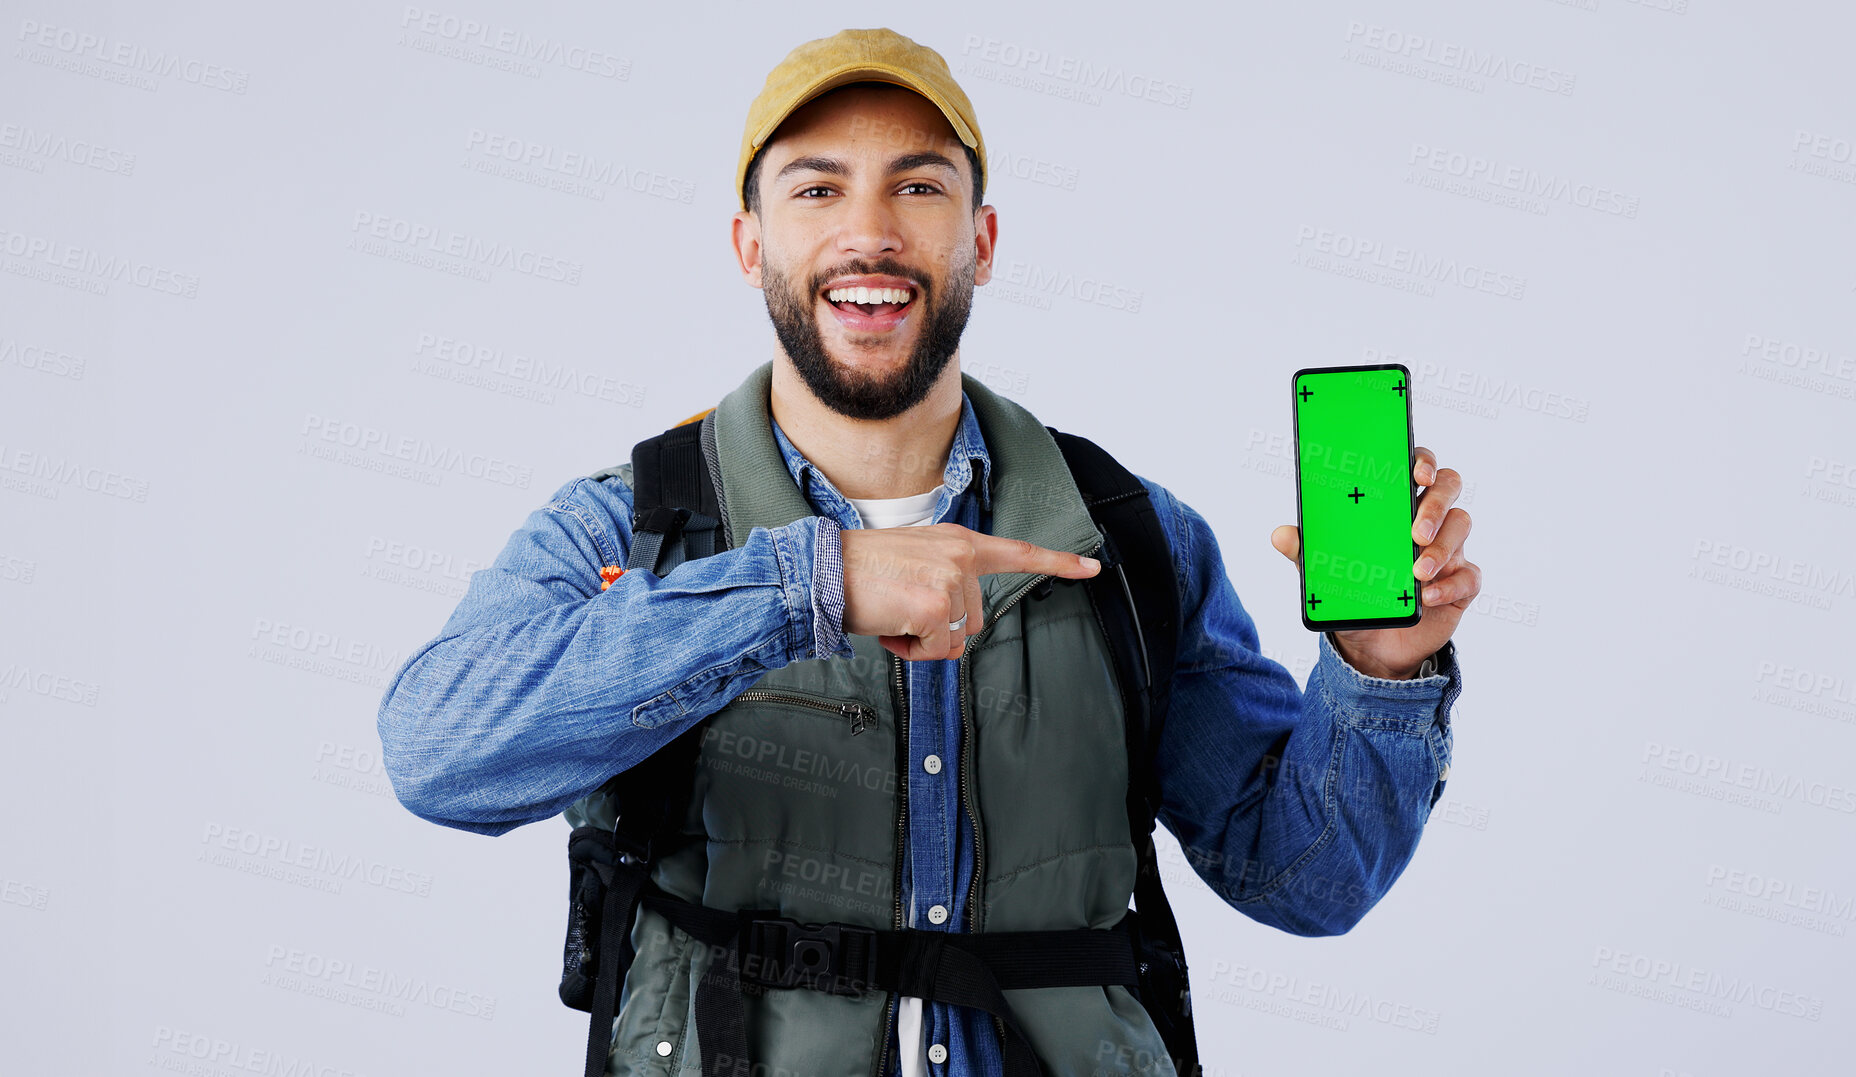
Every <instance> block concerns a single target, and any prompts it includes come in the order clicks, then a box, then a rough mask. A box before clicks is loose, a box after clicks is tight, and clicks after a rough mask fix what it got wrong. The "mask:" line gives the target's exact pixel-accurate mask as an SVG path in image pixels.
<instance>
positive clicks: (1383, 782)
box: [378, 393, 1461, 1077]
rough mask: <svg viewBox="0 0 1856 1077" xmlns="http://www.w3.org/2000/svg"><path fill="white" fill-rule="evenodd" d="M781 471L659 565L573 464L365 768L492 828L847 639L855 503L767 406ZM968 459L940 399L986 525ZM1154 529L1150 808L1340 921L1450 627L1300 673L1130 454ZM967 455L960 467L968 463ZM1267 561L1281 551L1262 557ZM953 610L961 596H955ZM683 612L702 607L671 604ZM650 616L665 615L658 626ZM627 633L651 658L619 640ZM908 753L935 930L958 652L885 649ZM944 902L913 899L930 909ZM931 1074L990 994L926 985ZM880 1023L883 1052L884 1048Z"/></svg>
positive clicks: (1262, 885)
mask: <svg viewBox="0 0 1856 1077" xmlns="http://www.w3.org/2000/svg"><path fill="white" fill-rule="evenodd" d="M773 429H774V435H775V438H776V440H777V441H778V443H779V446H780V451H781V453H782V454H783V455H784V457H785V460H786V465H787V469H788V471H789V472H790V473H791V474H792V476H793V481H794V483H795V484H796V485H797V486H798V487H799V489H800V490H801V491H802V492H803V493H804V495H805V496H806V498H807V500H808V502H809V503H810V504H811V505H812V506H813V507H814V508H816V509H817V510H818V512H819V515H817V516H808V517H802V518H800V519H797V520H794V521H793V522H791V523H789V524H786V525H784V526H781V527H777V528H765V527H756V528H754V529H753V530H752V531H751V532H750V533H749V534H748V535H747V536H746V538H745V539H744V540H743V541H742V543H741V545H740V546H739V547H738V548H737V549H734V550H728V551H723V552H721V553H718V554H715V555H713V556H710V557H707V558H701V559H698V560H695V561H690V562H686V563H684V564H682V565H679V566H678V567H677V568H676V569H675V570H673V571H672V572H670V573H668V574H666V575H665V576H664V577H661V578H660V577H658V576H656V575H654V574H652V573H649V572H643V571H631V572H626V573H625V574H623V575H622V576H620V577H619V578H618V579H617V580H616V581H614V582H613V584H612V586H611V587H610V588H609V589H607V590H605V591H601V590H600V582H601V580H600V575H599V569H600V567H601V566H602V565H622V564H624V563H625V558H626V554H627V553H628V551H629V550H630V547H631V492H630V491H629V489H627V488H626V487H625V485H624V483H622V482H621V481H619V480H618V479H617V478H613V479H609V480H606V481H604V482H595V481H592V480H590V479H585V478H580V479H575V480H572V481H570V482H568V483H566V484H565V485H563V486H562V487H561V488H560V489H559V490H557V491H555V493H554V495H553V497H552V498H551V499H550V501H549V502H548V504H546V505H545V506H543V507H541V508H538V509H536V510H535V511H533V512H531V513H530V514H529V516H528V519H527V520H526V521H525V522H524V523H523V525H522V526H521V527H520V528H518V529H517V531H516V532H515V534H514V535H512V536H511V537H510V539H509V542H508V544H507V545H506V546H505V547H504V549H503V551H502V552H501V553H500V554H499V555H498V556H497V558H496V560H495V562H494V563H493V564H492V565H491V566H490V567H489V568H486V569H483V570H481V571H479V572H477V573H475V574H474V575H473V576H472V577H471V581H470V587H469V589H468V591H467V592H466V594H465V596H464V598H463V600H462V601H460V602H459V604H458V607H457V609H456V610H454V611H453V612H452V614H451V617H450V619H449V620H448V621H447V622H446V623H445V626H444V628H443V629H442V630H441V631H440V633H439V635H438V637H437V638H436V639H434V640H432V641H431V642H430V643H428V644H426V645H425V646H424V647H422V648H420V649H418V650H417V651H415V652H414V653H413V654H412V655H411V656H409V657H408V658H407V660H406V661H405V663H404V664H402V665H401V667H400V668H399V670H398V671H397V672H396V673H395V675H394V677H393V679H392V680H391V681H390V682H389V684H388V686H387V689H386V693H385V695H384V697H383V699H382V701H381V707H380V712H379V719H378V725H379V732H380V737H381V743H382V746H383V753H382V755H383V759H384V762H385V766H386V770H387V774H388V777H389V778H390V779H391V780H392V782H393V787H394V791H395V793H396V795H397V796H398V797H399V799H400V802H401V803H402V804H404V805H405V806H406V808H407V809H408V810H410V811H411V812H413V813H414V814H415V815H418V816H419V817H420V818H423V819H427V820H430V821H432V822H435V823H439V824H442V825H445V826H450V827H455V828H458V829H461V830H469V831H472V832H475V833H480V834H488V835H496V834H503V833H506V832H508V831H509V830H511V829H514V828H515V827H517V826H520V825H522V824H524V823H529V822H535V821H537V820H541V819H547V818H550V817H552V816H555V815H558V814H560V812H561V811H562V810H563V809H565V808H566V807H568V806H569V805H570V804H572V803H573V802H574V801H576V800H578V799H579V798H580V797H582V796H584V795H586V794H587V793H589V792H592V791H593V790H594V789H596V788H598V787H599V786H600V785H601V784H603V783H604V782H605V781H606V780H607V779H608V778H610V777H611V776H612V775H613V774H614V773H616V772H618V771H621V770H624V769H628V768H630V767H631V766H632V765H634V764H636V763H637V762H639V761H640V760H642V759H644V758H646V757H647V756H648V755H650V754H651V753H652V752H654V751H656V750H657V749H658V748H660V747H662V746H663V745H665V744H667V743H669V742H670V741H671V740H672V739H674V738H675V737H676V736H677V735H678V734H680V733H681V732H683V731H684V730H685V729H687V728H688V727H689V726H690V725H692V724H694V723H695V722H696V721H698V720H700V719H701V718H703V717H705V716H707V715H708V714H711V713H713V712H714V711H716V710H718V709H720V708H721V707H722V706H724V705H725V704H726V703H728V701H729V700H731V699H733V698H734V697H735V696H736V695H738V694H739V693H740V692H742V691H744V690H746V689H747V688H749V687H750V686H751V685H752V684H753V683H754V681H755V680H757V679H758V678H759V676H760V675H761V674H762V673H763V672H765V671H766V670H770V669H777V668H780V667H781V666H784V665H786V664H788V663H790V662H797V661H806V660H813V659H825V660H829V659H831V658H834V657H842V658H849V657H851V656H852V654H853V651H852V649H851V647H850V644H849V641H848V640H847V639H846V638H845V636H844V634H843V630H842V616H843V607H844V590H843V562H842V552H841V551H842V543H841V539H840V531H841V530H842V529H845V528H858V527H861V526H862V522H861V520H860V519H859V517H858V514H857V510H856V508H855V507H854V506H852V505H851V503H850V502H849V501H848V500H847V499H845V497H844V496H843V495H842V494H840V493H839V492H838V490H837V488H836V487H835V486H834V485H833V484H832V483H831V481H830V480H829V479H828V478H826V476H825V474H824V473H823V472H822V471H820V470H818V469H817V468H816V467H814V466H813V465H812V464H811V463H810V462H809V461H807V460H806V459H805V458H804V457H803V456H802V455H801V454H800V453H799V451H798V450H797V449H796V448H795V447H794V446H793V444H792V443H791V441H789V440H788V439H787V437H786V434H785V432H784V431H783V430H781V429H780V428H779V425H778V423H775V424H774V425H773ZM989 469H990V463H989V458H988V456H987V453H986V446H985V443H984V441H983V438H982V436H981V430H980V426H979V423H978V421H977V419H976V418H975V416H974V412H973V407H972V404H971V402H970V401H968V400H967V398H966V395H965V394H964V393H963V394H962V397H961V417H960V422H959V425H958V427H957V428H956V432H955V436H954V440H953V444H952V446H951V448H950V451H949V454H948V461H947V465H946V467H945V469H944V470H943V472H942V479H943V482H944V483H945V489H944V490H943V492H942V494H941V497H940V498H939V500H938V502H937V504H936V507H935V513H934V517H933V522H936V523H940V522H946V521H951V522H954V523H958V524H961V525H963V526H966V527H969V528H972V529H973V530H976V531H982V532H985V531H987V529H988V528H987V524H988V522H989V520H990V500H989V497H990V494H989V484H988V482H987V479H988V477H989V474H990V470H989ZM1137 477H1138V478H1140V481H1141V483H1142V485H1143V486H1145V487H1146V488H1147V491H1148V494H1149V496H1150V497H1151V498H1152V499H1153V503H1154V505H1155V507H1156V509H1157V514H1158V516H1159V520H1160V523H1161V526H1162V529H1163V531H1164V532H1165V534H1166V537H1167V541H1168V544H1169V545H1170V547H1171V548H1172V552H1173V568H1174V575H1175V577H1176V579H1177V581H1178V584H1179V597H1180V612H1181V623H1180V634H1179V653H1178V658H1177V662H1176V665H1175V668H1174V675H1173V689H1172V700H1171V703H1170V706H1169V710H1168V713H1167V720H1166V726H1165V732H1164V735H1163V737H1162V741H1161V744H1160V749H1159V754H1158V758H1157V759H1156V767H1157V769H1158V777H1159V781H1160V787H1161V798H1162V805H1161V810H1160V816H1159V819H1160V822H1161V824H1162V825H1164V826H1166V827H1167V829H1168V830H1170V831H1171V832H1172V833H1173V834H1174V836H1176V837H1177V838H1178V839H1179V842H1180V845H1181V846H1182V848H1183V849H1184V851H1185V853H1186V857H1187V860H1188V862H1189V863H1191V865H1192V866H1193V868H1194V870H1195V871H1196V872H1197V873H1198V874H1199V876H1200V877H1201V878H1203V879H1204V880H1205V882H1206V884H1207V885H1208V886H1209V887H1210V888H1211V889H1212V891H1213V892H1214V893H1216V894H1218V895H1219V897H1221V898H1222V899H1223V900H1224V901H1225V902H1227V903H1228V904H1230V905H1231V906H1232V907H1234V908H1236V909H1237V910H1239V911H1240V912H1243V913H1244V914H1245V915H1247V916H1249V917H1250V918H1252V919H1254V920H1257V921H1259V922H1261V923H1264V924H1268V925H1270V926H1272V927H1276V928H1279V929H1281V930H1284V931H1288V932H1292V933H1295V934H1298V935H1330V934H1338V933H1340V932H1344V931H1346V930H1348V929H1349V928H1350V927H1352V926H1353V925H1354V924H1355V923H1357V922H1358V921H1359V919H1360V918H1361V917H1362V916H1364V915H1365V913H1366V911H1367V910H1368V909H1370V908H1371V907H1372V906H1373V905H1374V904H1375V903H1377V902H1378V900H1379V899H1380V897H1381V896H1383V895H1384V894H1385V892H1386V891H1387V889H1388V888H1390V886H1391V885H1392V883H1393V881H1394V880H1395V879H1397V878H1398V876H1399V874H1400V873H1401V872H1402V871H1403V870H1404V868H1405V865H1406V864H1407V863H1408V862H1409V860H1410V858H1411V856H1412V853H1413V852H1414V851H1415V849H1416V846H1417V841H1418V837H1419V835H1420V833H1421V832H1422V830H1423V827H1424V824H1425V821H1426V820H1427V819H1428V817H1429V815H1430V811H1431V807H1432V805H1433V804H1435V803H1436V801H1437V798H1438V797H1439V796H1440V795H1441V794H1442V792H1443V787H1444V779H1445V778H1446V777H1447V776H1448V773H1449V763H1450V752H1451V728H1450V721H1449V716H1450V707H1451V704H1452V703H1453V702H1454V701H1455V699H1456V697H1457V695H1458V693H1459V692H1460V690H1461V678H1460V676H1459V674H1458V670H1457V662H1456V657H1455V650H1456V648H1455V646H1454V645H1453V644H1451V645H1446V646H1445V647H1444V648H1443V650H1441V651H1440V652H1438V655H1437V660H1438V663H1439V665H1438V670H1437V673H1436V674H1435V675H1433V676H1428V677H1420V678H1416V679H1413V680H1407V681H1394V680H1387V679H1383V678H1378V677H1370V676H1367V675H1365V674H1363V673H1360V672H1359V671H1357V670H1355V669H1354V668H1353V667H1351V666H1350V665H1348V664H1347V663H1346V661H1345V660H1344V659H1342V658H1341V657H1340V656H1339V654H1338V653H1337V652H1336V651H1335V650H1334V647H1333V643H1332V640H1331V639H1330V638H1329V637H1328V636H1327V635H1326V634H1325V633H1323V634H1321V635H1320V636H1318V637H1317V643H1316V646H1317V648H1318V651H1319V658H1318V660H1317V661H1316V663H1315V666H1314V668H1313V670H1312V671H1311V672H1310V674H1309V678H1308V686H1307V688H1306V690H1303V689H1301V688H1298V687H1297V685H1296V683H1295V680H1294V678H1293V677H1292V676H1291V675H1290V674H1289V672H1288V671H1287V670H1286V669H1285V668H1283V666H1282V665H1281V664H1279V663H1277V662H1275V661H1273V660H1271V659H1268V658H1265V657H1263V656H1262V655H1261V654H1260V653H1259V646H1258V640H1257V633H1256V628H1255V626H1254V625H1253V623H1252V621H1251V618H1250V615H1249V614H1248V613H1247V612H1246V611H1245V609H1244V607H1243V605H1242V603H1241V602H1240V601H1239V600H1238V597H1237V593H1236V592H1235V591H1234V590H1233V589H1232V586H1231V583H1230V581H1229V579H1228V578H1227V577H1226V575H1225V571H1224V561H1223V558H1222V556H1221V555H1220V553H1219V549H1218V543H1217V540H1216V539H1215V538H1214V537H1213V535H1212V531H1211V528H1210V526H1209V525H1208V524H1207V523H1206V521H1205V519H1204V518H1203V517H1202V516H1200V515H1199V514H1198V513H1197V512H1196V511H1194V510H1193V509H1192V508H1190V507H1189V506H1187V505H1186V504H1185V503H1184V502H1181V501H1180V500H1179V499H1177V498H1175V497H1174V496H1173V495H1172V494H1171V493H1170V492H1168V491H1167V490H1166V489H1164V488H1163V487H1161V486H1160V485H1158V484H1157V483H1154V482H1152V481H1150V480H1148V479H1146V478H1144V477H1139V476H1137ZM976 480H977V481H976ZM1284 567H1285V569H1286V568H1287V566H1284ZM975 612H976V611H975ZM697 620H700V622H701V624H702V630H701V631H690V630H689V625H690V624H691V623H692V622H694V621H697ZM666 641H670V642H669V643H668V644H667V643H666ZM646 653H648V654H651V655H652V657H653V661H651V662H650V663H648V664H647V663H643V662H627V661H624V660H623V656H625V655H634V654H646ZM904 668H905V671H906V674H907V694H906V699H907V704H908V708H909V715H908V718H909V727H908V728H909V740H910V744H909V752H910V758H911V759H913V760H918V761H919V760H921V759H923V758H925V757H926V756H928V755H929V754H935V755H938V756H940V757H941V759H943V760H945V761H947V763H946V765H944V766H943V767H941V768H940V770H939V773H936V774H929V773H927V772H926V770H925V769H924V768H923V767H921V766H911V767H910V768H908V771H909V772H908V776H907V777H908V797H909V833H908V847H907V850H906V855H905V857H904V859H903V863H902V865H901V869H902V884H901V889H900V891H899V893H900V899H901V901H902V902H903V908H904V910H905V921H904V922H905V923H906V924H908V925H909V926H911V927H915V928H919V929H922V930H942V931H958V930H961V926H962V925H963V924H964V923H965V922H966V909H965V905H964V902H965V894H966V890H967V883H968V880H969V878H970V875H971V873H972V865H973V847H972V843H973V835H972V834H970V833H969V832H968V830H967V827H966V826H965V825H963V822H962V819H961V817H960V813H959V798H958V781H959V774H958V761H959V760H960V758H961V753H960V737H961V727H960V712H959V687H958V679H957V670H958V662H957V661H955V660H930V661H921V662H908V663H905V664H904ZM935 905H941V906H944V907H945V908H946V909H947V910H948V915H947V916H945V917H944V918H941V923H939V924H936V923H934V922H933V919H934V918H931V917H930V916H929V914H928V910H929V909H931V908H932V907H933V906H935ZM923 1031H924V1035H925V1036H926V1037H927V1039H928V1041H929V1042H931V1043H937V1044H942V1045H944V1046H945V1047H946V1048H947V1060H946V1061H945V1062H944V1063H931V1064H930V1066H929V1072H930V1073H931V1074H933V1075H935V1077H979V1075H981V1074H989V1073H997V1072H999V1071H1000V1069H1001V1068H1002V1066H1003V1062H1002V1056H1001V1051H1000V1045H999V1042H998V1039H997V1035H996V1033H995V1030H994V1028H993V1025H992V1019H991V1017H990V1016H989V1015H988V1014H986V1013H984V1012H982V1011H978V1010H971V1009H966V1008H962V1007H953V1006H948V1005H946V1004H943V1003H928V1004H926V1005H925V1006H924V1007H923ZM896 1056H897V1051H896V1044H895V1041H894V1039H892V1040H891V1045H890V1052H889V1057H890V1059H891V1060H892V1061H891V1064H890V1071H891V1073H894V1072H896V1064H895V1061H894V1060H895V1059H896Z"/></svg>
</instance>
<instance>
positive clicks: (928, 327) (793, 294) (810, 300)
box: [761, 259, 974, 419]
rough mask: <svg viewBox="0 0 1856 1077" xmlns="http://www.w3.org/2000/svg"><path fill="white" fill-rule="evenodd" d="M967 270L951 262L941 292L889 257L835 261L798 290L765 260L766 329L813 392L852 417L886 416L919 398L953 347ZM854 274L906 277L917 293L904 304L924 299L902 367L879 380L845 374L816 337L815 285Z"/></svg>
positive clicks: (961, 326)
mask: <svg viewBox="0 0 1856 1077" xmlns="http://www.w3.org/2000/svg"><path fill="white" fill-rule="evenodd" d="M973 270H974V263H973V260H972V259H968V260H967V261H966V262H965V263H964V264H962V265H958V266H955V267H954V272H953V275H952V276H951V277H949V279H948V287H947V295H946V297H945V298H943V297H941V296H939V295H938V294H937V293H936V291H935V289H934V287H933V285H932V284H931V283H930V282H928V281H927V280H924V279H922V277H921V275H920V274H918V273H914V272H911V271H909V270H908V269H906V268H905V267H904V266H902V265H901V264H900V263H897V262H895V261H893V260H890V259H883V260H882V261H878V262H858V263H854V264H847V265H843V266H839V267H836V268H834V269H832V270H831V271H830V272H828V273H821V274H819V275H818V276H815V277H813V278H812V279H811V281H810V282H809V284H810V287H809V288H807V289H806V290H805V291H803V292H800V291H795V290H793V289H792V288H790V287H789V286H788V279H787V277H786V275H785V274H783V273H781V272H780V271H779V270H778V269H776V268H775V267H774V266H773V263H772V262H771V261H768V262H766V263H765V264H764V265H763V267H762V270H761V274H762V278H763V279H762V282H761V285H762V287H761V290H762V292H763V293H764V294H765V296H766V299H767V317H769V318H771V319H772V320H773V331H774V333H775V335H777V336H778V337H779V338H780V345H781V347H783V348H785V349H786V355H787V358H789V359H791V360H792V361H793V366H794V368H795V369H797V370H798V371H799V376H800V378H802V379H803V380H804V381H805V383H806V387H807V388H808V389H811V390H812V395H814V396H816V397H818V398H819V400H820V401H821V402H822V403H823V404H824V405H825V406H826V407H828V408H830V409H831V410H833V411H835V412H837V413H839V414H840V415H845V416H848V417H850V418H852V419H889V418H893V417H895V416H897V415H900V414H902V413H903V412H905V411H907V410H909V409H910V408H912V407H914V406H915V405H917V404H919V403H921V402H922V399H923V398H924V397H926V396H927V395H928V390H930V389H932V388H933V387H934V383H935V381H936V380H937V379H938V378H940V376H941V371H942V370H943V369H944V368H945V367H946V366H947V361H948V360H949V359H951V358H952V357H953V355H954V350H955V349H956V348H958V347H959V346H960V334H961V333H962V331H964V330H965V329H966V327H967V316H968V315H969V314H971V313H972V310H973ZM853 273H870V274H877V273H881V274H885V275H887V276H892V277H903V278H905V279H907V280H910V281H913V282H914V283H915V286H916V293H915V298H914V299H913V300H911V302H913V303H915V304H917V305H925V313H924V314H923V315H922V317H923V318H924V319H925V320H924V322H923V325H922V329H921V335H920V336H919V337H918V338H917V339H916V342H915V350H914V351H913V352H912V353H910V355H909V361H908V363H907V364H906V365H905V366H904V367H903V369H902V370H901V371H899V372H898V373H897V374H896V375H895V376H893V377H891V378H889V379H888V380H886V381H883V380H878V379H875V378H869V377H859V376H852V375H848V374H847V373H846V372H845V371H844V370H843V369H842V368H840V367H839V366H838V364H836V363H835V362H833V361H832V358H831V356H829V355H827V354H825V342H824V340H823V339H822V338H821V337H820V335H819V331H818V320H817V315H816V314H815V310H816V303H817V300H818V296H819V293H820V291H821V290H822V289H823V288H824V287H825V285H826V283H827V282H829V281H831V280H832V279H834V278H836V277H842V276H846V275H849V274H853Z"/></svg>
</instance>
